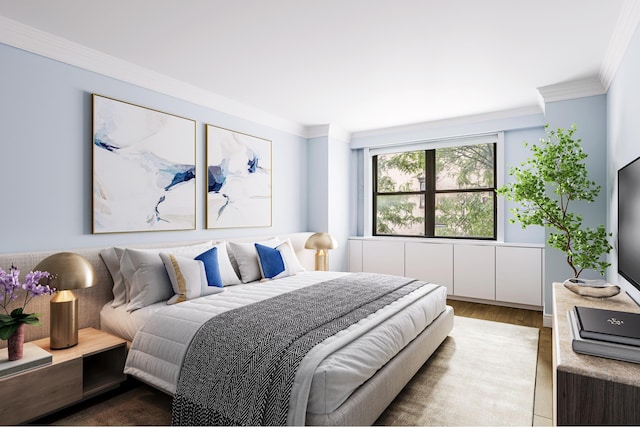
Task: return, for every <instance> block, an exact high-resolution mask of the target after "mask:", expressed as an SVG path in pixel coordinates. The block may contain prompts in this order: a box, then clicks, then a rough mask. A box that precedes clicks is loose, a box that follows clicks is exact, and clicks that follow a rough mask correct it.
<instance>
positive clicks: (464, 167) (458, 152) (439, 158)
mask: <svg viewBox="0 0 640 427" xmlns="http://www.w3.org/2000/svg"><path fill="white" fill-rule="evenodd" d="M494 147H495V144H476V145H464V146H460V147H446V148H438V149H437V150H436V190H457V189H466V188H489V187H493V168H494V155H495V153H494V151H495V150H494Z"/></svg>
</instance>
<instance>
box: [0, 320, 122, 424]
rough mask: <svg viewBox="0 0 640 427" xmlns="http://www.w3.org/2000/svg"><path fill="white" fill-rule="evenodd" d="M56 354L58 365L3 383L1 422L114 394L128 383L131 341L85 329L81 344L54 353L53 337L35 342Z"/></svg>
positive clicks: (22, 420)
mask: <svg viewBox="0 0 640 427" xmlns="http://www.w3.org/2000/svg"><path fill="white" fill-rule="evenodd" d="M33 342H34V343H35V344H36V345H38V346H39V347H42V348H43V349H44V350H46V351H48V352H49V353H51V354H52V355H53V361H52V362H51V364H50V365H46V366H43V367H40V368H36V369H33V370H29V371H25V372H21V373H17V374H15V375H11V376H7V377H4V378H2V379H0V402H1V404H0V420H1V423H2V424H5V425H7V424H20V423H25V422H28V421H30V420H34V419H36V418H39V417H42V416H44V415H46V414H50V413H52V412H55V411H57V410H59V409H62V408H64V407H67V406H69V405H72V404H74V403H78V402H80V401H82V400H84V399H88V398H90V397H92V396H95V395H97V394H99V393H103V392H105V391H107V390H111V389H113V388H115V387H117V386H118V385H120V384H121V383H122V382H123V381H125V380H126V378H127V377H126V375H125V374H124V373H123V372H122V371H123V369H124V362H125V359H126V356H127V341H126V340H124V339H122V338H118V337H115V336H113V335H110V334H107V333H105V332H102V331H99V330H97V329H94V328H85V329H81V330H79V331H78V345H76V346H74V347H71V348H67V349H63V350H51V349H50V348H49V338H44V339H41V340H37V341H33Z"/></svg>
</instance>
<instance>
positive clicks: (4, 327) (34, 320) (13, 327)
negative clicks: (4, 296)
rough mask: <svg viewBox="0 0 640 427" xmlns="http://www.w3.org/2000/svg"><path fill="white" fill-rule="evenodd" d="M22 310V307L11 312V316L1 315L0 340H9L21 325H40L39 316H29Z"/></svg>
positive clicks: (30, 314)
mask: <svg viewBox="0 0 640 427" xmlns="http://www.w3.org/2000/svg"><path fill="white" fill-rule="evenodd" d="M22 310H23V309H22V307H20V308H16V309H14V310H13V311H11V314H0V340H8V339H9V337H10V336H11V335H13V333H14V332H15V331H17V330H18V327H19V326H20V324H21V323H26V324H27V325H40V321H39V320H38V316H40V315H39V314H36V313H29V314H27V313H23V312H22Z"/></svg>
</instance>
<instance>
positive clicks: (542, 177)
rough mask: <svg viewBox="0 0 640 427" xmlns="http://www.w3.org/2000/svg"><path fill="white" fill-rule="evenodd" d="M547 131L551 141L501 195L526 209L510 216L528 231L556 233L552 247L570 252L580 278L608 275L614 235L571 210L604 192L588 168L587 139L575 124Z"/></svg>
mask: <svg viewBox="0 0 640 427" xmlns="http://www.w3.org/2000/svg"><path fill="white" fill-rule="evenodd" d="M545 130H546V132H547V138H546V139H545V138H543V139H541V140H540V145H531V147H530V148H531V153H532V157H530V158H529V159H527V160H526V161H524V162H523V163H522V164H521V165H520V167H513V168H511V169H510V171H509V174H510V175H512V176H514V177H515V182H513V183H509V184H506V185H504V186H502V187H501V188H499V189H498V190H497V193H498V195H502V196H505V197H506V198H507V199H508V200H512V201H515V202H518V203H519V204H520V207H516V208H512V209H510V211H511V213H512V214H513V215H514V217H515V220H518V221H519V222H520V223H521V224H522V227H523V228H526V227H527V226H529V225H540V226H544V227H548V228H551V229H553V230H555V231H554V232H551V233H550V234H549V240H548V244H549V246H551V247H554V248H557V249H559V250H561V251H562V252H564V253H565V255H566V261H567V263H568V264H569V267H571V269H572V270H573V274H574V277H575V278H578V277H579V276H580V273H582V271H583V270H584V269H593V270H595V271H597V272H599V273H600V274H601V275H604V272H605V270H606V268H607V267H608V266H609V265H610V264H609V263H608V262H607V261H606V260H604V259H603V258H602V255H604V254H607V253H609V251H610V250H611V249H612V247H611V245H610V244H609V241H608V239H607V237H608V236H610V235H611V234H610V233H609V234H608V233H607V232H606V230H605V227H604V225H599V226H597V227H596V228H590V227H586V226H583V225H582V215H580V214H579V213H574V212H572V211H571V210H570V207H571V206H572V202H574V201H585V202H593V201H594V200H595V198H596V197H597V196H598V194H599V192H600V186H599V185H596V183H595V182H594V181H591V180H589V178H588V174H587V168H586V165H585V164H584V159H585V158H587V154H586V153H585V152H584V151H583V150H582V147H581V145H580V142H581V140H580V139H574V137H573V135H574V133H575V131H576V127H575V125H572V126H571V128H570V129H561V128H559V129H558V130H556V131H553V130H549V126H548V125H547V126H546V127H545ZM525 146H528V144H527V143H525ZM549 190H552V191H549ZM515 220H514V219H511V222H512V223H513V222H515Z"/></svg>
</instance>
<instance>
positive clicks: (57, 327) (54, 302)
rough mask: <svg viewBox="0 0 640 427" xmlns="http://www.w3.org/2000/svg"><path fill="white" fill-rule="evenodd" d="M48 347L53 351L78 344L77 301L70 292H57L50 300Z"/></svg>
mask: <svg viewBox="0 0 640 427" xmlns="http://www.w3.org/2000/svg"><path fill="white" fill-rule="evenodd" d="M49 306H50V309H51V336H50V337H49V340H50V347H51V348H52V349H54V350H57V349H62V348H68V347H73V346H74V345H76V344H78V299H77V298H76V296H75V295H74V294H73V292H71V291H70V290H64V291H58V292H56V294H55V295H54V296H53V298H51V303H50V304H49Z"/></svg>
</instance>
